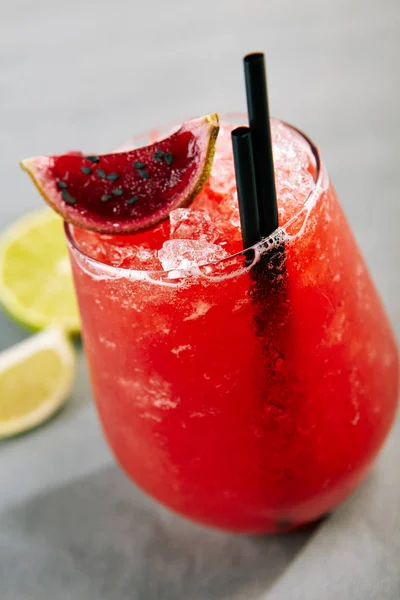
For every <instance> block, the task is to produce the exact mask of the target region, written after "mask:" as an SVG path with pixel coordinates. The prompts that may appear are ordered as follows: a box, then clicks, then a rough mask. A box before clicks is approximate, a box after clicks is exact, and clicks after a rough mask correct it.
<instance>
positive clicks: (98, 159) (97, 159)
mask: <svg viewBox="0 0 400 600" xmlns="http://www.w3.org/2000/svg"><path fill="white" fill-rule="evenodd" d="M86 160H89V161H90V162H91V163H98V162H100V158H99V157H98V156H87V157H86Z"/></svg>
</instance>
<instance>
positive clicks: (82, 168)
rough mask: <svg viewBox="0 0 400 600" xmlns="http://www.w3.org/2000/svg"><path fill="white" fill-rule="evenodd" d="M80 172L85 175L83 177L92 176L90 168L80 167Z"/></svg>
mask: <svg viewBox="0 0 400 600" xmlns="http://www.w3.org/2000/svg"><path fill="white" fill-rule="evenodd" d="M81 171H82V173H85V175H91V174H92V169H91V168H90V167H81Z"/></svg>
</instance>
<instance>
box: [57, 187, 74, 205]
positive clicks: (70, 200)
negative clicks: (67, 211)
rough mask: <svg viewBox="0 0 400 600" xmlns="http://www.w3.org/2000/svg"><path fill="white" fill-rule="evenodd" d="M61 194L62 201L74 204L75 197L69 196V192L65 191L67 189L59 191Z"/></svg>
mask: <svg viewBox="0 0 400 600" xmlns="http://www.w3.org/2000/svg"><path fill="white" fill-rule="evenodd" d="M61 196H62V199H63V200H64V202H65V203H66V204H71V205H74V204H76V200H75V198H73V197H72V196H71V194H69V193H68V192H67V190H62V192H61Z"/></svg>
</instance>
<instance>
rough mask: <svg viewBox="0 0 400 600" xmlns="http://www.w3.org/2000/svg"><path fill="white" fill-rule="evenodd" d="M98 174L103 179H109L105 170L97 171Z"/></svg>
mask: <svg viewBox="0 0 400 600" xmlns="http://www.w3.org/2000/svg"><path fill="white" fill-rule="evenodd" d="M96 173H97V175H98V176H99V177H100V178H101V179H107V174H106V172H105V171H103V169H97V171H96Z"/></svg>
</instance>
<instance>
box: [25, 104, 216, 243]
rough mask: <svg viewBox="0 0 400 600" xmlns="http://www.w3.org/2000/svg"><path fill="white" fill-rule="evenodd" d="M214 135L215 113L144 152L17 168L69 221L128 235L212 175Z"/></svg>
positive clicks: (76, 156)
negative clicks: (20, 169) (21, 170)
mask: <svg viewBox="0 0 400 600" xmlns="http://www.w3.org/2000/svg"><path fill="white" fill-rule="evenodd" d="M218 131H219V120H218V115H217V114H212V115H207V116H205V117H202V118H200V119H195V120H192V121H188V122H187V123H184V124H183V125H182V127H181V128H180V129H179V130H178V131H176V132H175V133H173V134H172V135H171V136H169V137H167V138H165V139H163V140H160V141H159V142H157V143H155V144H151V145H149V146H145V147H142V148H137V149H132V150H129V151H127V152H114V153H112V154H105V155H99V156H85V155H83V154H80V153H69V154H65V155H62V156H41V157H35V158H30V159H26V160H23V161H22V163H21V166H22V168H23V169H24V170H25V171H26V172H27V173H28V174H29V175H30V177H31V178H32V180H33V182H34V184H35V185H36V187H37V188H38V190H39V192H40V193H41V194H42V196H43V197H44V199H45V200H46V202H47V203H48V204H49V205H50V206H51V207H52V208H53V209H54V210H55V211H56V212H58V213H59V214H60V215H61V216H62V217H63V219H65V220H66V221H68V222H69V223H72V224H73V225H75V226H77V227H81V228H83V229H87V230H91V231H97V232H99V233H106V234H116V233H130V232H134V231H137V230H140V229H146V228H148V227H151V226H153V225H155V224H156V223H158V222H159V221H161V220H163V219H165V218H167V216H168V215H169V213H170V212H171V211H172V210H174V209H176V208H179V207H182V206H187V205H188V204H190V202H191V201H192V200H193V199H194V198H195V196H196V195H197V194H198V193H199V192H200V190H201V189H202V187H203V185H204V183H205V182H206V180H207V178H208V176H209V174H210V170H211V166H212V159H213V156H214V152H215V142H216V139H217V135H218Z"/></svg>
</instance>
